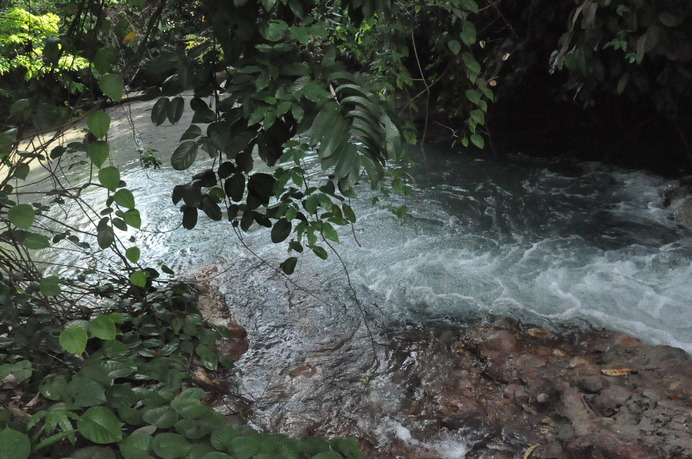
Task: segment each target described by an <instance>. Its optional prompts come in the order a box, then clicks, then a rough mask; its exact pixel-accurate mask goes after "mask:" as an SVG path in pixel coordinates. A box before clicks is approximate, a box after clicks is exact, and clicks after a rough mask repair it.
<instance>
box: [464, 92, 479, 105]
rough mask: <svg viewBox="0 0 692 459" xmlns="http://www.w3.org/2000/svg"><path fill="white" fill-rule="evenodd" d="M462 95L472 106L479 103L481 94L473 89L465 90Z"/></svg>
mask: <svg viewBox="0 0 692 459" xmlns="http://www.w3.org/2000/svg"><path fill="white" fill-rule="evenodd" d="M464 95H465V96H466V99H467V100H468V101H469V102H471V103H472V104H475V105H478V104H479V103H480V102H481V93H480V92H478V91H476V90H475V89H467V90H466V92H464Z"/></svg>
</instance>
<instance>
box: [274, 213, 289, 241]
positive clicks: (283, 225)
mask: <svg viewBox="0 0 692 459" xmlns="http://www.w3.org/2000/svg"><path fill="white" fill-rule="evenodd" d="M291 229H292V226H291V222H289V221H288V220H286V219H285V218H282V219H280V220H278V221H277V222H276V223H274V226H273V227H272V231H271V239H272V242H273V243H275V244H277V243H279V242H283V241H285V240H286V238H287V237H288V236H289V235H290V234H291Z"/></svg>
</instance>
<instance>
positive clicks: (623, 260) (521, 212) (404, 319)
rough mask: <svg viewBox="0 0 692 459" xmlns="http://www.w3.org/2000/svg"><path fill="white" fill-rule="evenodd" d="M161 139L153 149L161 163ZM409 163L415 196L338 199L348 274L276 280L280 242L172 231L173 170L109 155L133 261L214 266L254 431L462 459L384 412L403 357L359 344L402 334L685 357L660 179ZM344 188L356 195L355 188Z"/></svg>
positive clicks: (395, 402)
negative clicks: (669, 351)
mask: <svg viewBox="0 0 692 459" xmlns="http://www.w3.org/2000/svg"><path fill="white" fill-rule="evenodd" d="M175 137H176V136H171V139H170V140H166V139H158V142H159V144H156V145H154V146H155V147H156V148H158V149H159V150H161V152H166V151H168V150H167V149H166V147H167V146H168V148H170V143H171V141H175V140H177V138H175ZM151 142H152V143H154V141H153V140H152V141H151ZM166 142H168V143H166ZM413 155H414V157H415V158H416V160H417V162H418V166H416V167H414V168H412V169H411V170H410V171H409V172H410V177H411V179H412V180H411V185H412V187H413V189H414V194H413V196H411V197H408V198H403V197H392V198H391V199H389V200H388V201H386V202H385V201H382V204H380V205H376V206H372V205H370V204H369V203H368V199H363V200H361V201H358V202H357V203H355V204H354V206H355V207H356V210H357V214H358V218H359V219H358V222H357V223H356V225H355V226H354V228H353V229H351V228H344V229H342V230H341V232H340V237H341V238H342V239H343V241H342V244H340V245H339V246H338V247H337V250H338V252H339V254H340V257H341V259H342V260H343V263H344V265H345V266H346V271H345V270H344V269H343V266H342V264H341V262H340V260H339V257H337V256H335V255H334V254H332V255H331V256H330V259H329V260H328V261H326V262H325V261H322V260H319V259H318V258H317V257H315V256H312V255H305V256H302V257H301V258H300V261H299V264H298V268H297V270H296V273H295V275H294V276H293V277H292V278H291V279H290V280H289V279H287V278H285V277H283V276H282V275H280V274H279V273H278V272H277V271H276V269H275V267H276V266H278V263H279V262H280V261H282V260H283V259H284V258H285V257H286V256H287V253H286V249H285V246H283V245H278V246H274V245H272V244H271V243H270V242H269V234H268V232H267V231H266V230H263V229H262V230H255V231H253V232H251V233H250V234H248V235H245V236H244V241H243V243H241V242H240V241H239V239H238V238H237V237H236V235H234V233H233V231H232V229H231V227H230V225H229V224H227V223H226V224H223V223H215V222H205V221H201V222H200V224H199V225H198V227H197V228H196V229H195V230H194V231H191V232H190V231H185V230H183V229H181V228H177V226H178V224H179V221H180V218H181V216H180V213H179V212H178V211H177V209H176V208H174V207H173V206H172V204H171V202H170V190H171V188H172V186H173V185H175V184H178V183H183V182H185V181H187V180H188V179H187V178H186V177H189V175H184V174H181V173H178V172H175V171H173V170H172V169H171V168H170V167H168V166H167V165H165V166H164V167H163V168H162V169H160V170H142V169H141V168H140V167H139V165H138V161H137V160H136V159H134V158H132V157H130V159H123V160H122V161H123V163H124V164H125V163H126V164H127V165H126V166H125V169H127V170H128V172H127V173H126V174H125V175H124V177H123V178H124V180H126V182H127V183H128V186H129V187H130V188H131V189H132V190H133V191H134V192H135V196H136V199H137V204H138V208H139V209H140V211H141V212H142V217H143V220H144V221H145V222H147V226H146V228H144V230H143V231H142V232H140V233H138V234H137V237H138V240H139V244H140V246H141V247H142V249H143V253H144V254H145V256H146V258H147V259H148V260H149V261H152V262H154V261H157V260H165V261H166V263H167V264H168V265H169V266H171V267H173V268H174V269H176V270H177V271H178V272H181V273H192V272H194V271H195V270H196V269H199V268H202V267H205V266H208V265H210V264H212V265H214V266H216V268H217V275H216V280H217V281H218V282H219V284H220V285H221V288H222V290H223V291H224V293H225V294H226V296H227V299H228V302H229V304H230V305H231V308H232V313H233V315H234V317H235V318H236V319H237V320H238V321H239V322H240V323H241V324H242V325H243V326H245V327H246V328H247V329H248V332H249V335H250V339H251V342H252V348H251V350H250V352H249V353H248V354H247V355H246V356H245V357H244V358H243V360H241V362H239V363H238V366H237V368H238V370H237V371H238V376H239V379H240V381H241V389H240V391H241V392H242V395H243V396H244V397H246V398H248V399H251V400H254V402H255V403H254V405H253V413H254V418H253V422H254V423H255V424H257V425H258V426H262V427H267V428H274V429H276V430H280V431H284V432H286V433H304V432H306V431H310V430H311V429H313V430H318V431H320V432H323V433H324V432H327V433H328V432H354V433H359V432H360V433H362V432H371V434H372V435H374V436H378V437H379V439H378V440H377V441H379V442H382V439H383V438H384V439H386V438H388V437H389V438H392V437H396V438H399V439H400V440H404V441H408V442H411V443H412V444H416V442H418V443H419V444H420V445H421V446H422V447H425V448H428V449H430V451H432V452H433V453H431V454H432V455H433V456H437V457H463V452H464V450H465V445H466V442H467V440H466V439H464V438H462V437H460V436H459V433H458V432H457V433H450V432H440V433H439V435H436V436H433V437H426V438H425V439H420V438H416V436H415V432H416V431H415V429H413V427H412V426H406V425H404V424H405V423H404V421H403V418H402V417H401V416H400V415H399V414H398V413H401V412H402V410H405V409H406V406H405V402H404V401H403V399H405V398H406V397H402V394H401V391H402V387H403V384H402V381H399V380H397V378H400V377H401V376H397V374H399V375H400V373H396V371H400V370H405V369H406V367H407V365H410V364H411V361H407V360H406V359H403V360H401V359H399V360H397V359H396V358H395V357H394V356H391V355H389V356H388V355H387V351H386V349H385V348H382V347H379V346H378V345H377V344H375V342H378V341H383V340H385V339H392V336H393V337H394V339H395V337H396V336H397V332H398V331H399V330H402V329H406V328H412V327H413V328H417V327H421V328H423V329H435V330H440V329H445V328H455V327H459V326H463V324H465V323H468V321H469V320H483V319H484V318H487V317H489V316H490V315H494V316H498V315H509V316H512V317H514V318H518V319H522V320H526V321H529V322H532V323H537V324H540V325H542V326H545V327H548V328H556V327H559V326H560V325H563V324H565V323H570V324H578V325H581V326H603V327H608V328H612V329H616V330H619V331H622V332H626V333H629V334H631V335H634V336H636V337H638V338H640V339H643V340H645V341H648V342H652V343H664V344H670V345H673V346H677V347H681V348H683V349H685V350H686V351H687V352H691V351H692V330H691V327H692V308H690V304H691V303H692V265H691V260H692V233H691V232H690V231H689V230H686V229H684V228H681V227H679V226H678V225H676V224H675V223H674V222H673V221H672V219H671V215H670V212H669V210H667V209H665V208H664V207H663V203H662V201H663V198H662V197H661V191H662V190H663V189H665V188H666V187H667V186H669V185H671V182H669V181H668V180H666V179H663V178H661V177H657V176H654V175H650V174H647V173H645V172H637V171H628V170H622V169H616V168H612V167H609V166H606V165H603V164H597V163H587V164H577V163H572V162H565V161H555V160H550V161H547V160H545V161H539V160H530V159H528V158H526V157H524V156H522V155H519V154H517V155H510V156H508V157H506V158H503V159H494V158H492V157H490V156H480V157H473V156H470V155H467V154H462V153H459V152H450V151H441V150H440V149H435V148H432V147H428V148H426V152H425V155H422V154H421V153H420V152H417V153H413ZM164 156H165V155H164ZM200 167H201V166H200ZM360 193H361V194H362V195H363V196H365V197H366V198H367V197H370V196H371V192H370V191H369V190H367V189H366V188H365V187H364V186H363V187H362V189H361V190H360ZM383 204H384V205H383ZM390 204H392V205H406V206H408V208H409V212H410V216H409V217H408V218H406V219H404V220H399V219H397V218H395V217H394V216H393V215H392V213H391V212H390V211H389V210H388V209H387V207H386V206H387V205H390ZM201 220H202V219H201ZM73 224H75V225H77V226H78V225H80V224H85V222H79V221H76V222H73ZM244 244H246V245H247V247H249V250H248V248H246V247H244ZM253 252H254V253H253ZM55 256H59V257H62V258H60V260H61V261H63V262H65V261H69V260H70V258H69V254H68V255H64V254H62V255H55ZM293 282H295V284H294V283H293ZM356 298H357V300H358V302H356ZM363 315H365V316H366V317H368V321H367V323H368V324H369V326H370V329H369V330H368V328H366V327H365V325H364V324H365V322H364V321H363V320H362V316H363ZM370 334H372V336H370ZM385 337H387V338H385ZM375 355H379V356H380V360H379V363H373V362H374V361H373V358H374V356H375ZM416 358H417V357H416V355H411V356H408V357H407V359H413V360H415V359H416ZM395 370H396V371H395ZM375 374H377V375H380V376H379V377H377V378H375V379H371V376H372V375H375ZM306 381H308V382H306ZM408 398H411V396H410V394H409V396H408ZM413 398H415V396H413ZM313 424H315V425H313ZM419 427H420V426H419ZM419 430H420V429H419Z"/></svg>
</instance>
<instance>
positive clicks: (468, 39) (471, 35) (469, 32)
mask: <svg viewBox="0 0 692 459" xmlns="http://www.w3.org/2000/svg"><path fill="white" fill-rule="evenodd" d="M459 37H460V38H461V41H463V42H464V44H466V46H471V45H473V44H474V43H476V26H475V25H474V23H473V22H471V21H464V22H463V23H462V31H461V33H460V34H459Z"/></svg>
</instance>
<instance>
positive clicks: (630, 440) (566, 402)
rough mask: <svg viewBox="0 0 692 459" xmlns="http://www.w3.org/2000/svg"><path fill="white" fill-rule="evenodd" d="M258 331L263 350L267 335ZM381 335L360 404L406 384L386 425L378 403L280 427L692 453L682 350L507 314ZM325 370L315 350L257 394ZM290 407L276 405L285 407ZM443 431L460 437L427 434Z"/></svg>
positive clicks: (546, 452)
mask: <svg viewBox="0 0 692 459" xmlns="http://www.w3.org/2000/svg"><path fill="white" fill-rule="evenodd" d="M217 288H218V286H215V285H214V283H211V284H210V283H206V284H205V285H204V287H203V288H202V289H201V293H203V299H202V303H203V304H204V307H203V311H204V312H205V315H206V316H207V317H217V318H218V317H219V316H221V317H225V319H224V320H229V316H227V315H226V314H227V312H226V311H228V307H227V306H226V303H225V300H224V297H223V295H221V294H220V293H219V291H218V290H217ZM230 314H231V315H232V314H233V308H232V307H231V309H230ZM238 336H240V337H242V339H241V340H240V341H236V342H233V343H230V346H231V350H229V352H237V351H239V350H241V351H243V352H244V347H245V346H246V345H247V343H246V342H245V341H244V332H243V331H240V332H239V334H238ZM248 340H249V347H250V350H251V351H250V353H252V348H253V342H254V343H256V342H257V341H258V337H253V336H249V337H248ZM378 342H379V343H380V344H379V345H378V348H379V352H378V359H380V362H378V363H377V364H376V365H375V367H376V368H378V369H379V370H376V371H375V372H374V373H372V374H371V375H370V376H369V377H368V378H367V379H365V378H363V377H362V376H363V375H361V374H358V375H352V380H353V381H354V384H359V386H360V387H361V390H360V391H359V394H358V397H362V400H361V401H359V403H357V404H356V405H355V406H356V407H358V406H361V407H367V406H368V400H369V399H370V401H373V400H375V399H381V398H382V397H383V393H384V391H383V387H388V388H389V389H388V390H387V391H386V393H387V394H388V395H389V396H392V395H393V394H396V395H395V397H396V399H395V400H391V401H390V405H392V404H394V405H395V406H396V410H395V411H389V412H387V413H382V414H381V416H380V418H379V419H378V424H379V425H377V426H375V428H373V426H371V425H370V424H369V423H361V422H358V421H359V419H358V416H359V415H362V416H364V417H365V416H367V415H368V414H367V413H365V411H362V410H364V409H367V408H356V409H355V411H354V412H353V413H351V415H352V421H353V422H343V419H342V420H340V421H339V422H336V420H334V419H325V420H320V419H315V418H314V414H312V415H311V417H312V418H311V419H302V420H295V419H294V420H291V419H285V418H283V419H277V423H276V424H275V427H276V428H277V429H278V431H281V432H282V433H286V430H285V429H283V428H282V427H281V426H282V425H284V426H286V425H291V426H294V427H295V426H296V425H301V426H303V427H302V428H301V430H299V431H296V430H294V431H292V432H291V433H292V434H294V435H322V436H327V437H329V436H355V437H357V438H358V439H359V441H360V443H361V447H362V449H363V452H364V453H365V455H366V457H368V458H382V459H385V458H386V459H389V458H392V459H393V458H443V457H447V458H467V459H481V458H484V459H489V458H493V459H496V458H513V457H522V456H523V455H525V456H523V457H530V458H581V457H589V458H598V457H607V458H632V459H634V458H636V459H644V458H685V457H691V456H692V442H691V441H690V435H689V434H690V428H691V426H692V400H691V398H690V394H691V393H692V361H691V360H690V357H689V355H687V354H686V353H685V352H684V351H682V350H681V349H677V348H674V347H670V346H665V345H656V346H653V345H648V344H645V343H643V342H641V341H639V340H637V339H636V338H633V337H631V336H628V335H624V334H621V333H616V332H613V331H608V330H592V331H580V330H564V331H563V332H561V333H552V332H549V331H547V330H544V329H540V328H536V327H532V326H531V325H528V324H522V323H519V322H517V321H514V320H512V319H508V318H504V319H499V320H497V321H495V322H494V323H492V324H485V325H481V326H475V327H472V328H469V329H463V330H440V331H437V332H435V333H431V332H429V331H425V330H421V329H415V330H410V331H409V332H408V333H405V334H401V333H397V334H396V336H380V337H378ZM243 352H240V353H238V354H237V356H238V357H240V356H241V355H242V354H243ZM240 358H241V359H242V357H240ZM241 363H242V360H241ZM378 371H379V372H378ZM322 373H323V368H320V363H319V361H318V360H316V359H315V360H311V359H310V357H308V358H307V359H306V361H305V362H304V364H303V365H302V366H300V367H296V368H294V369H293V371H292V372H291V374H290V381H291V383H290V384H291V386H292V387H291V388H290V390H289V388H288V387H287V388H286V397H287V399H284V400H268V399H266V400H263V399H255V400H254V401H253V404H255V405H256V406H260V405H261V406H263V409H264V410H266V409H267V404H272V403H274V404H276V405H277V407H278V408H280V406H281V405H285V404H300V403H302V402H303V400H300V399H295V400H291V399H290V398H291V396H290V394H291V393H301V391H300V390H299V389H297V386H300V385H304V386H307V387H310V385H311V384H313V383H314V379H316V378H319V377H320V376H321V375H322ZM359 378H360V381H359V382H358V383H356V382H355V381H358V380H359ZM324 384H330V382H329V381H326V382H324ZM242 385H243V381H242V374H241V375H238V374H236V375H235V376H234V377H232V378H231V386H232V388H231V389H230V390H231V391H232V392H234V393H240V392H242V389H241V387H242ZM392 386H395V388H394V389H392ZM331 389H332V390H333V391H334V392H335V393H333V394H330V396H333V397H335V398H339V397H340V396H343V394H337V393H336V392H337V391H339V390H340V387H339V385H338V384H337V385H333V386H331ZM227 402H228V400H226V402H225V403H224V405H225V406H227V405H228V403H227ZM244 402H245V401H244ZM342 403H343V404H344V405H345V406H349V407H350V406H352V405H353V403H352V402H351V401H349V400H343V402H342ZM252 413H253V409H252V405H251V406H249V407H248V409H247V411H246V419H245V420H246V421H248V422H250V423H251V424H252V423H253V414H252ZM283 415H285V413H282V412H281V410H280V409H277V418H278V417H281V416H283ZM306 416H308V415H307V414H306ZM327 416H328V415H327ZM335 425H338V426H339V428H338V429H335V428H334V426H335ZM441 432H442V433H443V434H444V435H443V437H444V438H447V439H448V440H449V439H451V438H454V439H456V440H455V441H447V442H445V441H437V440H435V441H428V440H429V439H439V438H441Z"/></svg>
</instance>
